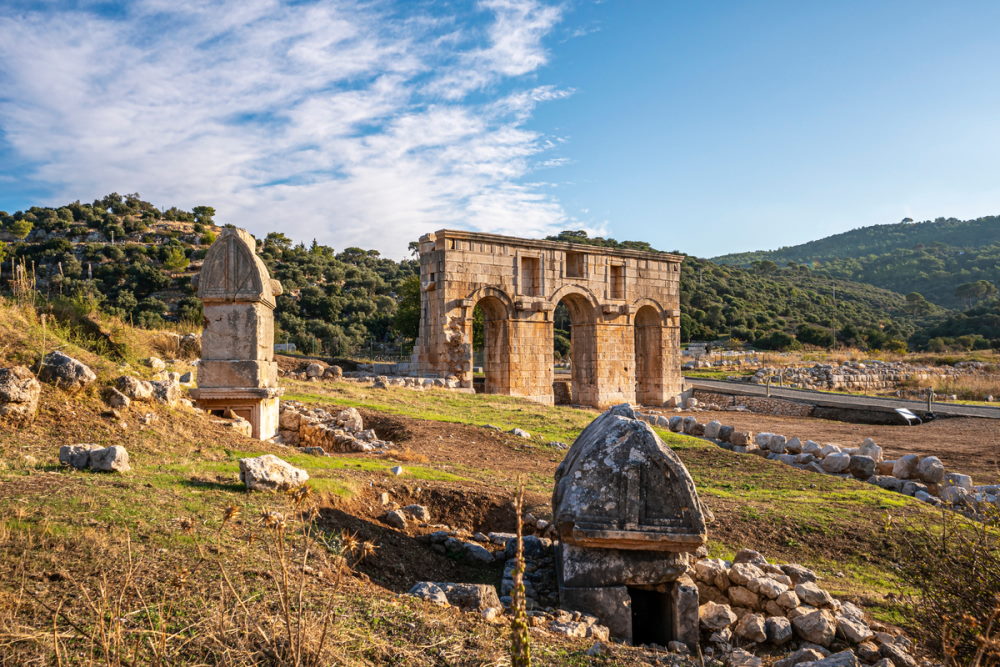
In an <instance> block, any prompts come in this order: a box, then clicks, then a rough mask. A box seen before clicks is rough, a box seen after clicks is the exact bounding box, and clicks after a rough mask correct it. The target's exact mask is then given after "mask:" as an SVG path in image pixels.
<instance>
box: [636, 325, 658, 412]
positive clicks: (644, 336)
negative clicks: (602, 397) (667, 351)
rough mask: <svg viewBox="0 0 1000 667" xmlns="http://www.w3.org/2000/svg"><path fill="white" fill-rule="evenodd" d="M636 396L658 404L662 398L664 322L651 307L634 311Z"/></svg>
mask: <svg viewBox="0 0 1000 667" xmlns="http://www.w3.org/2000/svg"><path fill="white" fill-rule="evenodd" d="M634 328H635V399H636V401H637V402H638V403H640V404H641V403H646V404H650V405H656V404H659V403H661V402H662V401H663V323H662V321H661V319H660V314H659V313H658V312H657V311H656V309H655V308H653V307H652V306H643V307H642V308H640V309H639V310H638V311H637V312H636V314H635V326H634Z"/></svg>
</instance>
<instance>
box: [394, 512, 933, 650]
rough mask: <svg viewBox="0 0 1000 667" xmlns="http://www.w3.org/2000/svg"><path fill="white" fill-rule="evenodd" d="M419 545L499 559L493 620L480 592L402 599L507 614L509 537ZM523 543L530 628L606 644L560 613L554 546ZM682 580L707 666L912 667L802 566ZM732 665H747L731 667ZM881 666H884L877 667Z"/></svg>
mask: <svg viewBox="0 0 1000 667" xmlns="http://www.w3.org/2000/svg"><path fill="white" fill-rule="evenodd" d="M538 523H542V524H543V525H544V526H546V528H543V529H542V530H546V529H547V526H548V524H547V522H544V521H539V522H538ZM528 527H529V528H530V526H528ZM536 528H537V526H536ZM463 536H464V537H463ZM424 539H425V540H426V541H427V542H428V543H429V544H430V545H431V548H432V549H434V550H435V551H437V552H438V553H441V554H446V555H449V556H452V557H461V558H464V559H468V560H472V561H473V562H475V561H477V560H478V562H479V563H480V564H483V565H488V564H490V563H491V562H494V561H498V560H500V559H501V558H506V559H507V560H506V562H505V565H504V573H503V578H502V580H501V584H500V596H499V598H498V603H499V604H497V605H495V606H496V607H498V608H497V609H496V610H493V606H494V603H493V601H492V600H493V596H495V595H496V591H495V589H493V587H492V586H487V587H486V588H489V589H490V590H489V591H486V590H485V589H484V588H483V587H482V585H478V584H451V583H440V582H427V581H425V582H418V583H416V584H414V586H413V587H412V588H411V589H410V592H409V593H410V595H414V596H416V597H420V598H422V599H424V600H428V601H430V602H435V603H437V604H442V605H444V604H451V605H453V606H456V607H459V608H461V609H463V610H465V611H479V612H481V613H482V614H483V616H485V617H487V618H488V619H489V620H496V619H497V618H499V617H500V615H502V614H503V612H504V609H506V610H509V609H510V605H511V603H512V600H511V597H510V592H511V590H512V589H513V585H514V581H513V570H514V564H515V562H514V558H513V556H514V553H515V551H516V537H515V535H514V534H513V533H489V534H488V535H483V534H481V533H476V534H473V535H472V538H471V539H469V533H468V531H463V530H454V529H448V530H438V531H435V532H433V533H430V534H429V535H427V536H425V537H424ZM523 539H524V555H525V580H524V586H525V593H526V598H527V608H528V610H529V617H530V623H531V626H532V628H537V629H539V630H538V631H539V632H551V633H556V634H564V635H566V636H569V637H593V638H595V639H597V640H600V641H608V640H609V638H610V632H609V630H608V628H607V627H605V626H603V625H600V623H599V620H598V619H597V618H596V617H594V616H590V615H588V614H582V613H580V612H579V611H569V610H565V609H560V608H559V597H558V589H557V586H556V572H555V560H554V551H553V549H554V542H553V540H551V539H548V538H545V537H538V536H535V535H526V536H525V537H524V538H523ZM484 543H485V547H484V546H483V544H484ZM470 547H471V548H470ZM498 547H499V548H498ZM473 548H474V549H481V550H482V551H484V552H486V553H490V549H492V550H493V551H492V556H491V557H488V558H487V557H483V558H479V559H477V558H475V557H470V555H469V554H470V551H472V549H473ZM687 576H688V577H689V578H690V579H691V580H693V581H694V582H695V585H696V586H697V588H698V595H699V603H700V605H699V608H698V618H699V625H700V628H701V644H702V645H703V646H704V649H703V653H704V655H705V656H706V657H712V656H714V657H715V658H717V659H720V660H723V661H724V662H725V664H757V665H759V664H760V659H759V658H756V657H755V656H753V655H752V654H751V653H749V652H747V651H745V650H744V649H748V648H753V647H754V646H756V645H760V646H761V647H762V648H765V649H767V650H768V651H769V652H771V653H773V651H774V650H778V651H782V652H787V654H786V655H785V656H784V657H783V658H781V659H779V660H778V661H777V662H775V663H774V664H775V665H778V666H779V667H792V666H794V665H798V664H802V663H805V664H811V662H812V661H817V664H819V665H821V666H824V665H825V666H827V667H835V666H837V665H855V666H856V665H859V664H862V663H864V664H876V665H878V666H879V667H892V666H893V665H896V666H900V665H915V664H917V662H916V661H915V659H914V658H913V657H912V656H910V655H909V650H910V642H909V640H908V639H906V638H905V637H902V636H893V635H891V634H889V633H887V632H884V630H885V628H884V627H882V626H881V625H879V624H877V623H874V622H871V621H869V620H868V619H867V617H866V616H865V613H864V611H863V610H862V609H861V608H860V607H858V606H857V605H855V604H853V603H851V602H848V601H842V600H838V599H837V598H835V597H834V596H832V595H831V594H830V593H829V592H828V591H826V590H825V589H823V588H821V587H820V586H819V585H818V583H817V581H818V580H819V577H817V575H816V574H815V573H814V572H812V571H811V570H809V569H807V568H805V567H802V566H801V565H796V564H791V563H789V564H782V565H777V564H772V563H769V562H768V561H767V560H766V559H765V558H764V557H763V556H762V555H761V554H759V553H758V552H756V551H752V550H749V549H744V550H742V551H740V552H739V553H738V554H737V555H736V557H735V558H734V559H733V560H732V561H727V560H721V559H710V558H702V559H700V560H692V563H691V565H690V566H689V568H688V572H687ZM455 587H459V588H455ZM500 605H502V608H500ZM487 609H490V611H489V612H487V611H486V610H487ZM671 643H672V644H674V643H676V644H677V646H674V647H666V648H668V649H669V650H673V651H676V652H678V653H680V654H687V653H688V648H687V647H686V646H684V645H683V644H681V643H680V642H671ZM737 647H742V648H737ZM741 658H742V659H746V660H749V662H746V663H740V662H739V660H740V659H741ZM883 659H888V660H889V661H890V662H889V663H888V664H883V663H881V662H879V661H880V660H883ZM818 661H828V662H818Z"/></svg>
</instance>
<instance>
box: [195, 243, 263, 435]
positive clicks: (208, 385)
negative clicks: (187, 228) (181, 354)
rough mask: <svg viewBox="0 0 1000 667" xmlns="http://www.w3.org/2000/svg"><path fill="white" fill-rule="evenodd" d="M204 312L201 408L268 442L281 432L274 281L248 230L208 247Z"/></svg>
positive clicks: (201, 283)
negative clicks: (239, 422) (232, 418)
mask: <svg viewBox="0 0 1000 667" xmlns="http://www.w3.org/2000/svg"><path fill="white" fill-rule="evenodd" d="M197 290H198V297H199V298H201V300H202V304H203V306H204V309H205V323H204V327H205V328H204V332H203V333H202V338H201V361H200V362H199V364H198V388H197V389H194V390H192V391H191V396H192V397H194V399H195V400H196V401H197V402H198V406H199V407H201V408H204V409H206V410H209V411H211V412H213V413H216V414H219V415H225V414H226V413H227V412H232V413H234V414H236V415H238V416H240V417H242V418H244V419H246V420H247V421H249V422H250V424H251V425H252V427H253V437H255V438H259V439H261V440H266V439H268V438H270V437H271V436H273V435H274V434H275V433H276V432H277V428H278V400H279V398H278V397H279V396H280V395H281V393H282V392H283V390H282V389H279V388H278V365H277V363H276V362H275V361H274V307H275V297H276V296H278V295H279V294H281V283H279V282H278V281H277V280H272V279H271V276H270V274H268V271H267V267H266V266H264V262H263V261H261V259H260V257H258V256H257V253H256V242H255V241H254V238H253V236H251V235H250V233H249V232H247V231H246V230H243V229H236V228H234V227H228V228H226V229H224V230H222V233H221V234H219V237H218V238H217V239H216V240H215V243H213V244H212V247H211V248H209V249H208V254H207V255H206V256H205V262H204V264H203V265H202V268H201V273H200V274H199V275H198V276H197Z"/></svg>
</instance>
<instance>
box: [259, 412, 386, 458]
mask: <svg viewBox="0 0 1000 667" xmlns="http://www.w3.org/2000/svg"><path fill="white" fill-rule="evenodd" d="M278 425H279V430H278V437H279V439H280V442H281V443H283V444H286V445H294V446H298V447H301V448H302V449H303V450H304V451H306V450H308V452H307V453H310V454H320V455H324V454H326V453H327V452H378V451H386V450H389V449H392V447H393V446H394V445H393V443H392V442H390V441H388V440H381V439H379V437H378V435H377V434H376V433H375V431H374V430H373V429H366V428H365V427H364V422H363V420H362V419H361V413H359V412H358V411H357V409H356V408H345V409H343V410H341V411H339V412H336V413H331V412H327V411H326V410H323V409H322V408H311V407H307V406H305V405H303V404H302V403H299V402H297V401H283V402H282V403H281V407H280V414H279V417H278Z"/></svg>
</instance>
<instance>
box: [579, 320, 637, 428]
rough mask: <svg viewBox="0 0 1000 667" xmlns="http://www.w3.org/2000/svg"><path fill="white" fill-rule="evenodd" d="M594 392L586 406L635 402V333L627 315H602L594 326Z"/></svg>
mask: <svg viewBox="0 0 1000 667" xmlns="http://www.w3.org/2000/svg"><path fill="white" fill-rule="evenodd" d="M595 337H596V341H597V350H596V352H597V354H596V359H595V363H594V380H595V385H596V387H595V394H594V397H593V400H591V401H587V403H586V404H587V405H593V406H595V407H598V408H608V407H611V406H612V405H618V404H619V403H634V402H635V351H634V348H635V340H634V337H635V334H634V329H633V328H632V325H631V324H630V323H629V321H628V315H626V314H605V315H604V316H602V317H599V318H598V323H597V325H596V326H595Z"/></svg>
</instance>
